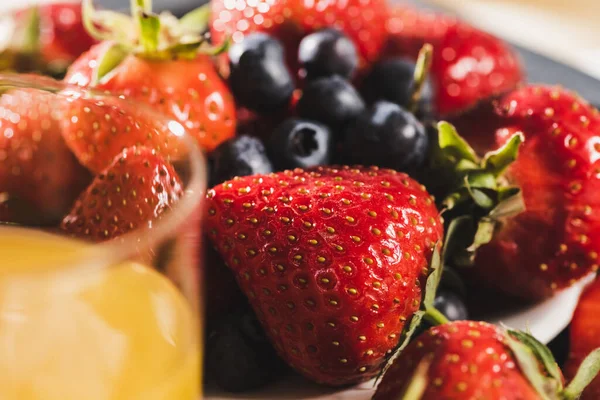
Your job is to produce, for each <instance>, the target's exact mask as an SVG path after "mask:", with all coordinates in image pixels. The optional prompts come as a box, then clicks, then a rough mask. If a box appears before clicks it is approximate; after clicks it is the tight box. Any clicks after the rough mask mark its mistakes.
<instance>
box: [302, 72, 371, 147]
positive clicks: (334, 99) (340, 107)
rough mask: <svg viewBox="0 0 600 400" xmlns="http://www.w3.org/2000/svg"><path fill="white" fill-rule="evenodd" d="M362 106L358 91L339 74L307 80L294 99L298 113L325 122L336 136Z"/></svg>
mask: <svg viewBox="0 0 600 400" xmlns="http://www.w3.org/2000/svg"><path fill="white" fill-rule="evenodd" d="M364 109H365V103H364V101H363V100H362V97H361V96H360V94H359V93H358V92H357V91H356V89H354V87H353V86H352V85H351V84H350V83H349V82H348V81H346V80H345V79H343V78H341V77H339V76H336V75H334V76H331V77H327V78H319V79H317V80H314V81H311V82H309V83H308V84H307V85H306V87H305V88H304V92H303V93H302V97H301V98H300V100H299V101H298V105H297V110H298V115H300V117H302V118H306V119H308V120H312V121H317V122H320V123H322V124H325V125H327V126H328V127H329V129H330V130H331V131H332V133H333V135H335V136H337V135H339V134H340V133H341V130H342V129H343V128H344V126H345V125H346V124H347V123H348V122H350V121H352V120H354V118H356V117H357V116H358V115H359V114H360V113H361V112H362V111H363V110H364Z"/></svg>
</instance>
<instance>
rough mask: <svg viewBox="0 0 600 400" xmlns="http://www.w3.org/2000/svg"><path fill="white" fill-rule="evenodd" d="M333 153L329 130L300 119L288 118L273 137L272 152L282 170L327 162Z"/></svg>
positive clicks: (272, 157)
mask: <svg viewBox="0 0 600 400" xmlns="http://www.w3.org/2000/svg"><path fill="white" fill-rule="evenodd" d="M331 152H332V138H331V133H330V131H329V129H328V128H327V127H326V126H324V125H321V124H319V123H316V122H312V121H307V120H302V119H297V118H290V119H288V120H285V121H284V122H283V123H282V124H281V125H280V126H279V127H278V128H277V129H275V131H274V132H273V134H272V135H271V138H270V140H269V154H270V156H271V159H272V160H273V163H274V164H275V167H276V168H277V169H278V170H284V169H294V168H310V167H317V166H319V165H327V164H329V163H330V161H331Z"/></svg>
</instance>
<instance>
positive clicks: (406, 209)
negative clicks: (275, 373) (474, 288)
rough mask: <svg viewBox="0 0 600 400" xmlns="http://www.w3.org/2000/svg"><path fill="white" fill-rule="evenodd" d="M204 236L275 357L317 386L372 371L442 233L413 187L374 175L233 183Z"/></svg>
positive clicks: (413, 298) (426, 200)
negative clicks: (224, 264)
mask: <svg viewBox="0 0 600 400" xmlns="http://www.w3.org/2000/svg"><path fill="white" fill-rule="evenodd" d="M208 197H209V199H208V218H207V229H208V233H209V237H210V238H211V240H212V241H213V243H214V244H215V245H216V246H217V250H218V251H219V252H220V253H221V255H222V256H223V257H224V259H225V261H226V262H227V265H228V266H229V267H230V268H231V269H232V270H233V271H234V272H235V274H236V278H237V280H238V283H239V285H240V287H241V288H242V290H243V292H244V293H245V294H246V296H247V297H248V298H249V300H250V303H251V304H252V306H253V307H254V310H255V312H256V313H257V315H258V317H259V319H260V320H261V322H262V324H263V326H264V327H265V330H266V331H267V333H268V334H269V335H270V338H271V341H272V342H273V344H274V346H275V348H276V349H277V350H278V352H279V354H280V355H281V356H282V357H283V358H284V359H285V360H286V361H287V362H288V363H289V364H290V365H291V366H292V367H294V368H295V369H296V370H298V371H299V372H300V373H302V374H303V375H305V376H308V377H309V378H311V379H314V380H315V381H317V382H322V383H326V384H329V385H336V386H340V385H347V384H350V383H356V382H360V381H363V380H367V379H369V378H372V377H373V376H375V375H377V374H378V372H379V370H380V367H381V365H382V363H383V362H384V361H385V359H386V357H387V355H388V353H389V352H391V350H392V349H393V348H394V347H395V346H396V345H397V344H398V341H399V339H400V335H401V333H402V331H403V329H404V327H405V323H406V321H407V320H409V319H410V318H411V316H412V315H413V313H414V312H415V311H416V310H417V309H418V308H419V304H420V302H421V290H422V284H423V283H424V279H423V277H424V274H426V273H427V270H428V264H429V260H430V257H431V254H432V248H433V247H434V245H435V244H436V243H437V242H439V241H440V239H441V237H442V235H443V232H442V231H443V227H442V224H441V223H440V219H439V215H438V211H437V209H436V207H435V205H434V204H433V201H432V199H431V197H430V195H429V194H428V193H427V191H426V190H425V188H424V187H423V186H421V185H419V184H418V183H417V182H415V181H413V180H412V179H411V178H409V177H408V176H407V175H406V174H403V173H398V172H395V171H391V170H380V169H378V168H375V167H373V168H370V169H369V168H356V169H351V168H349V167H340V168H335V167H322V168H318V169H315V170H312V171H303V170H294V171H293V172H292V171H287V172H282V173H277V174H271V175H265V176H263V175H257V176H250V177H243V178H236V179H234V180H232V181H229V182H225V183H223V184H221V185H218V186H216V187H215V188H214V189H213V190H211V191H210V192H209V196H208Z"/></svg>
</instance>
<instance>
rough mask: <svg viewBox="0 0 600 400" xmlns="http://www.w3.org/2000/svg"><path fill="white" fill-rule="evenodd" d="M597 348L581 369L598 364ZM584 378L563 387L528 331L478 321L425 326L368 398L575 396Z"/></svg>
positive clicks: (591, 370) (531, 399) (533, 399)
mask: <svg viewBox="0 0 600 400" xmlns="http://www.w3.org/2000/svg"><path fill="white" fill-rule="evenodd" d="M598 355H599V353H598V351H596V352H594V353H592V354H591V355H590V358H589V359H588V360H587V361H588V362H589V363H588V364H586V365H585V366H583V365H582V372H583V374H582V375H587V374H589V375H591V376H594V375H595V374H596V373H597V372H598V371H597V369H598V368H599V367H600V363H599V361H600V360H598ZM587 383H589V381H588V380H587V377H586V379H581V380H573V381H572V382H571V383H570V384H569V385H568V386H567V387H566V388H564V387H563V378H562V374H561V371H560V369H559V368H558V366H557V365H556V361H555V360H554V357H552V353H550V350H548V348H546V347H545V346H544V345H543V344H541V343H539V342H538V341H537V340H535V339H534V338H533V337H532V336H530V335H528V334H525V333H522V332H518V331H510V330H509V331H504V330H502V329H499V328H497V327H495V326H493V325H490V324H487V323H484V322H472V321H457V322H452V323H448V324H444V325H441V326H436V327H433V328H431V329H430V330H429V331H427V332H425V333H423V334H422V335H420V336H419V337H418V338H417V339H416V340H415V341H413V342H412V343H411V344H409V345H408V347H407V348H406V349H405V350H404V351H403V352H402V353H401V354H400V355H399V356H398V357H397V358H396V359H395V361H394V362H393V364H392V366H391V367H390V368H389V369H388V370H387V372H386V373H385V375H384V377H383V379H382V381H381V383H380V384H379V386H378V388H377V392H376V393H375V395H374V396H373V400H395V399H420V400H446V399H447V400H450V399H506V400H539V399H576V398H578V395H579V394H580V393H581V390H583V388H584V387H585V385H586V384H587Z"/></svg>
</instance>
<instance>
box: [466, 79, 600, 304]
mask: <svg viewBox="0 0 600 400" xmlns="http://www.w3.org/2000/svg"><path fill="white" fill-rule="evenodd" d="M497 115H498V116H499V117H500V118H501V119H502V121H503V123H504V125H503V127H502V128H500V129H498V130H497V133H496V141H497V144H498V145H500V144H503V143H505V142H506V140H507V138H508V137H509V136H510V135H511V134H513V133H515V132H522V134H523V136H524V138H525V142H524V143H523V145H522V146H521V150H520V155H519V157H518V158H517V160H516V161H515V162H514V163H513V164H512V165H511V166H510V167H509V168H508V170H507V172H506V173H505V179H507V180H508V182H510V183H511V184H514V185H516V186H519V187H520V188H521V191H522V195H523V200H524V203H525V211H523V212H522V213H520V214H519V215H517V216H515V217H513V218H511V219H509V220H508V221H506V222H505V223H504V224H503V225H502V227H501V229H500V230H499V231H498V232H497V233H496V234H495V235H494V239H493V240H492V241H491V242H490V243H489V244H487V245H484V246H483V247H481V248H480V249H479V251H478V253H477V256H476V258H475V266H476V268H473V269H472V270H470V272H469V274H472V276H473V278H474V279H481V280H482V281H485V282H489V283H492V284H493V285H494V286H495V287H498V288H500V289H502V290H503V291H505V292H507V293H509V294H512V295H515V296H519V297H522V298H526V299H541V298H545V297H549V296H551V295H552V294H553V293H555V292H556V291H557V290H559V289H562V288H564V287H567V286H570V285H572V284H573V283H575V282H576V281H577V280H579V279H580V278H582V277H583V276H585V275H587V274H588V273H590V272H591V271H596V270H597V269H598V264H597V263H598V260H597V257H598V253H600V219H599V218H597V217H596V214H595V212H594V210H597V209H600V198H598V196H597V193H598V192H599V191H600V180H599V179H598V177H599V173H598V171H600V163H599V160H600V157H599V156H598V155H599V154H600V140H599V139H598V135H599V134H600V118H599V116H598V113H597V111H596V110H595V109H593V108H592V107H591V106H589V105H588V104H587V103H585V102H584V101H582V100H581V99H579V98H578V97H576V96H575V95H574V94H572V93H569V92H567V91H564V90H562V89H560V88H551V87H540V86H530V87H526V88H523V89H519V90H517V91H515V92H514V93H511V94H509V95H507V96H505V97H503V98H502V99H501V100H500V101H499V102H498V105H497Z"/></svg>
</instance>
